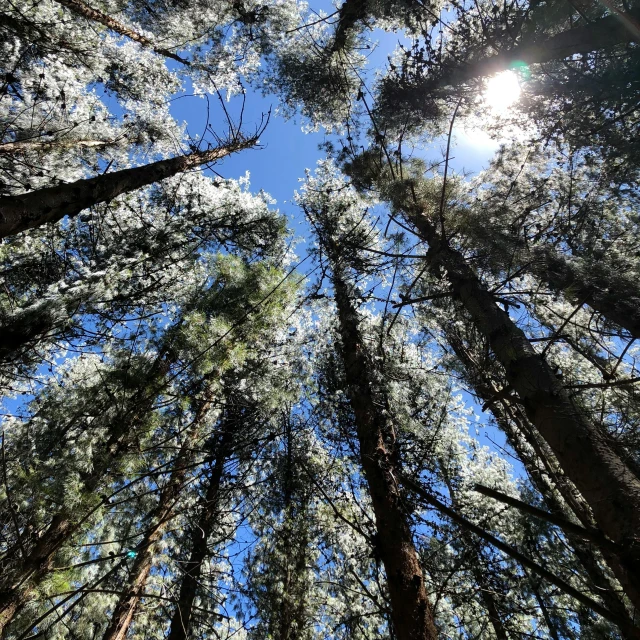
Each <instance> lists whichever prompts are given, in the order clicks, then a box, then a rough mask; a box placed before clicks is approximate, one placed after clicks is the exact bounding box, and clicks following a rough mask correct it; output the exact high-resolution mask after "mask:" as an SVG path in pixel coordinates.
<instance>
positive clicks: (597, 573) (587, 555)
mask: <svg viewBox="0 0 640 640" xmlns="http://www.w3.org/2000/svg"><path fill="white" fill-rule="evenodd" d="M445 335H446V338H447V341H448V342H449V344H450V345H451V346H452V348H453V350H454V352H455V353H456V355H457V356H458V359H459V360H460V361H461V362H462V364H463V365H464V367H465V369H466V374H467V380H468V381H469V383H470V385H471V388H472V390H473V392H474V393H475V395H476V396H477V397H478V398H480V399H481V400H482V401H483V403H488V402H490V401H491V400H492V399H493V398H495V397H496V395H497V389H495V388H493V387H492V386H490V385H489V383H487V382H486V379H487V376H486V372H484V371H482V370H480V369H479V368H478V364H477V363H476V361H475V360H474V358H473V357H472V356H471V354H470V353H469V352H468V351H467V350H466V348H465V347H464V345H463V343H462V341H461V340H460V339H459V338H458V336H457V335H456V334H455V333H454V331H453V330H452V328H451V327H445ZM490 408H491V412H492V414H493V416H494V419H495V421H496V424H497V425H498V427H500V429H501V431H502V432H503V433H504V434H505V436H506V438H507V442H508V443H509V445H510V446H511V448H512V449H513V450H514V451H515V452H516V454H517V456H518V458H519V460H520V461H521V462H522V464H523V465H524V467H525V469H526V471H527V474H528V476H529V478H530V480H531V482H532V484H533V486H534V487H535V488H536V489H537V490H538V492H539V493H540V495H541V496H542V498H543V500H544V502H545V503H546V505H547V507H548V509H549V510H550V511H551V512H552V513H553V514H557V515H559V516H561V517H563V518H565V519H571V516H572V515H573V516H575V518H577V520H578V521H579V522H580V523H581V524H582V526H584V527H585V528H586V529H590V530H593V529H594V527H595V522H594V520H593V515H592V513H591V510H590V509H589V506H588V505H587V504H585V502H584V500H583V499H582V497H581V496H580V495H579V494H578V492H577V491H576V489H575V487H574V486H573V485H572V483H571V482H570V481H569V480H568V479H567V478H566V476H565V475H564V474H563V473H562V470H561V469H560V468H559V466H558V464H557V461H556V460H555V456H554V455H553V453H552V452H551V451H549V450H548V448H547V447H546V443H544V441H543V442H542V443H541V442H539V441H537V438H536V437H535V429H534V427H533V426H532V425H531V424H530V423H529V422H528V420H527V418H526V417H525V416H523V415H521V414H520V412H519V411H518V407H517V406H516V407H512V406H511V405H509V403H508V402H507V401H506V400H504V399H502V400H501V401H500V402H494V403H491V405H490ZM525 443H526V444H528V445H529V446H530V447H531V448H532V449H533V451H534V452H535V455H534V454H533V453H532V451H531V450H530V449H527V446H526V444H525ZM540 464H542V465H543V466H544V469H545V471H544V472H543V471H542V470H541V468H540ZM547 476H548V477H547ZM549 478H550V479H551V481H550V480H549ZM558 494H559V495H558ZM563 501H564V502H563ZM565 534H566V536H567V540H568V542H569V544H570V546H571V548H572V549H573V552H574V554H575V556H576V558H577V559H578V561H579V562H580V564H581V565H582V567H583V569H584V570H585V573H586V574H587V576H588V579H589V581H590V583H591V587H592V589H591V590H592V592H593V593H594V594H595V595H597V596H599V597H600V598H601V599H602V602H603V603H604V604H605V606H606V607H607V609H608V610H609V611H611V612H612V613H613V614H615V616H616V617H617V619H618V625H619V628H620V633H621V637H622V638H624V640H640V628H639V627H638V626H636V625H635V623H634V622H633V619H632V617H631V615H630V614H629V612H628V611H627V607H626V606H625V604H624V602H623V601H622V600H621V599H620V597H619V596H618V594H617V593H616V587H615V586H614V584H612V582H611V580H610V579H609V577H608V576H607V574H606V573H605V572H604V571H603V569H602V567H601V566H600V563H599V561H598V559H597V558H596V555H595V552H594V550H593V546H592V544H591V543H589V542H585V541H584V539H582V538H581V537H579V536H576V535H572V534H571V533H570V532H565ZM601 553H602V555H603V557H604V558H605V560H606V561H607V564H608V565H609V567H610V568H611V569H612V570H613V571H614V574H615V573H618V571H616V568H617V567H618V564H619V563H618V561H617V560H616V559H615V557H614V556H613V554H612V552H611V551H610V550H609V549H601ZM624 576H625V574H624V573H621V575H620V577H621V578H622V579H624Z"/></svg>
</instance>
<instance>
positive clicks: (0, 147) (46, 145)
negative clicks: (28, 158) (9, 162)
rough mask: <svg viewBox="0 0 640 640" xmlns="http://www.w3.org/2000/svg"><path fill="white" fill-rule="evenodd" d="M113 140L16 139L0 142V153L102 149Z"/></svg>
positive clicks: (112, 142) (6, 154)
mask: <svg viewBox="0 0 640 640" xmlns="http://www.w3.org/2000/svg"><path fill="white" fill-rule="evenodd" d="M114 143H115V141H113V140H51V141H49V142H43V141H42V140H16V141H15V142H4V143H2V144H0V155H5V156H8V155H14V154H16V153H23V152H25V151H40V152H42V153H50V152H51V151H62V150H65V149H104V148H105V147H108V146H109V145H112V144H114Z"/></svg>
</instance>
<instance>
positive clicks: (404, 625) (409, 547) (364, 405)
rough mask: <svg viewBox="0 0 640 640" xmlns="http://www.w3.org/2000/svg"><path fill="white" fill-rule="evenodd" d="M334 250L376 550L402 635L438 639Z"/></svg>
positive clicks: (387, 431) (385, 427)
mask: <svg viewBox="0 0 640 640" xmlns="http://www.w3.org/2000/svg"><path fill="white" fill-rule="evenodd" d="M329 255H330V257H331V262H332V270H333V286H334V290H335V300H336V305H337V307H338V321H339V332H340V338H341V343H342V344H341V355H342V361H343V364H344V369H345V376H346V382H347V390H348V398H349V402H350V405H351V408H352V410H353V413H354V415H355V422H356V430H357V434H358V441H359V444H360V460H361V464H362V468H363V470H364V474H365V477H366V480H367V485H368V488H369V495H370V497H371V503H372V506H373V511H374V513H375V520H376V531H377V534H376V545H377V552H378V553H379V555H380V559H381V560H382V564H383V566H384V569H385V574H386V577H387V585H388V589H389V598H390V601H391V619H392V622H393V627H394V630H395V635H396V637H397V638H398V640H436V638H437V637H438V636H437V632H436V628H435V624H434V620H433V613H432V610H431V605H430V603H429V600H428V598H427V593H426V590H425V585H424V578H423V573H422V568H421V567H420V563H419V562H418V556H417V553H416V549H415V546H414V543H413V536H412V532H411V527H410V525H409V520H408V517H407V513H406V511H405V509H404V508H403V504H402V497H401V495H400V491H399V487H398V483H397V481H396V479H395V478H396V473H395V472H397V471H398V460H397V455H396V454H395V452H394V446H393V444H391V443H390V440H391V438H390V436H391V432H392V427H391V425H390V424H389V423H388V421H387V419H386V418H385V417H384V416H383V415H382V413H381V412H380V409H379V406H378V405H377V404H376V403H375V398H374V395H373V389H372V383H371V379H370V375H369V372H370V368H371V364H370V362H369V361H368V360H367V357H366V355H365V354H366V346H365V345H364V342H363V339H362V335H361V333H360V329H359V325H358V318H357V313H356V310H355V308H354V306H353V303H352V301H351V297H350V294H349V287H348V285H347V283H346V281H345V279H344V277H343V275H342V273H341V272H342V268H341V266H340V264H339V254H338V252H337V249H336V247H335V246H333V247H331V248H330V251H329Z"/></svg>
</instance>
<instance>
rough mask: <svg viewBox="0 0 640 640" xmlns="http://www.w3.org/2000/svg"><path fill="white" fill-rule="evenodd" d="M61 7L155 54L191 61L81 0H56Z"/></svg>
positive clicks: (179, 60)
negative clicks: (157, 44) (159, 45)
mask: <svg viewBox="0 0 640 640" xmlns="http://www.w3.org/2000/svg"><path fill="white" fill-rule="evenodd" d="M56 2H58V3H59V4H61V5H62V6H63V7H66V8H67V9H69V10H70V11H73V12H74V13H75V14H77V15H79V16H82V17H83V18H86V19H87V20H92V21H93V22H99V23H100V24H102V25H104V26H105V27H107V29H110V30H111V31H114V32H115V33H119V34H120V35H121V36H125V38H129V39H130V40H134V41H135V42H138V43H139V44H141V45H142V46H143V47H147V48H148V49H151V50H152V51H155V52H156V53H157V54H159V55H161V56H164V57H165V58H171V59H172V60H175V61H176V62H179V63H180V64H183V65H185V66H189V65H190V64H191V63H190V62H189V60H186V59H185V58H182V57H181V56H179V55H178V54H176V53H173V52H172V51H169V49H164V48H162V47H157V46H156V45H154V43H153V42H152V41H151V40H149V38H147V37H145V36H143V35H142V34H140V33H138V32H137V31H134V30H133V29H130V28H129V27H127V26H126V25H124V24H122V22H118V21H117V20H114V19H113V18H112V17H111V16H108V15H107V14H106V13H102V11H98V10H97V9H93V8H92V7H90V6H89V5H86V4H85V3H84V2H81V0H56Z"/></svg>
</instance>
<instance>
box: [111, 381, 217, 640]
mask: <svg viewBox="0 0 640 640" xmlns="http://www.w3.org/2000/svg"><path fill="white" fill-rule="evenodd" d="M212 402H213V393H212V390H211V387H208V389H207V391H206V392H205V395H204V398H203V399H202V400H201V401H200V403H199V406H198V409H197V412H196V415H195V416H194V418H193V420H192V423H191V425H190V427H189V429H188V432H187V437H186V438H185V440H184V442H183V443H182V445H181V447H180V451H179V452H178V455H177V456H176V459H175V461H174V463H173V471H172V472H171V476H170V477H169V479H168V481H167V483H166V484H165V486H164V487H163V488H162V489H161V491H160V497H159V499H158V504H157V505H156V507H155V509H154V510H153V511H152V513H151V514H150V518H149V520H150V526H149V528H148V529H147V531H146V532H145V534H144V536H143V538H142V540H141V541H140V543H138V545H137V546H136V548H135V553H136V555H135V558H134V561H133V565H132V567H131V571H130V573H129V577H128V579H127V583H126V584H125V585H124V587H123V588H122V594H121V596H120V598H119V600H118V602H117V604H116V605H115V608H114V610H113V614H112V615H111V619H110V622H109V625H108V626H107V629H106V631H105V633H104V635H103V636H102V638H103V640H123V639H124V638H125V636H126V635H127V632H128V630H129V627H130V625H131V622H132V621H133V617H134V615H135V613H136V610H137V608H138V605H139V604H140V600H141V599H142V597H143V595H142V594H143V593H144V588H145V585H146V583H147V579H148V577H149V572H150V571H151V568H152V566H153V561H154V559H155V555H156V551H157V544H158V542H160V540H162V537H163V536H164V533H165V531H166V529H167V526H168V525H169V524H170V522H171V520H172V519H173V518H174V517H175V515H176V510H175V508H176V504H177V502H178V499H179V497H180V493H181V491H182V488H183V486H184V482H185V479H186V475H187V472H188V471H189V463H190V462H191V461H192V460H193V456H194V450H195V448H196V445H197V443H198V440H199V438H200V435H201V433H202V430H203V427H204V425H205V420H206V416H207V414H208V412H209V409H210V407H211V404H212Z"/></svg>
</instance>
